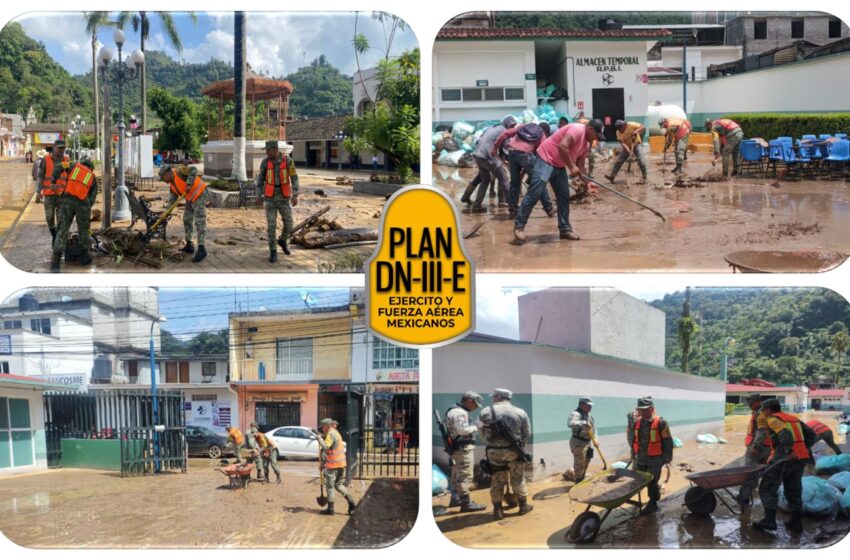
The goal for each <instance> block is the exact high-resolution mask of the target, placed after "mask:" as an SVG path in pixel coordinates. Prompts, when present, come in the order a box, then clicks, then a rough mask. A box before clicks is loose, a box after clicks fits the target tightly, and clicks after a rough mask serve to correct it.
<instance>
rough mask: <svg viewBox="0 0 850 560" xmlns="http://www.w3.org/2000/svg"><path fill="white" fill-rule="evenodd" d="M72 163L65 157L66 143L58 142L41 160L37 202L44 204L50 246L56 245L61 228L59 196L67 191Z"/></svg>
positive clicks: (37, 175) (37, 182)
mask: <svg viewBox="0 0 850 560" xmlns="http://www.w3.org/2000/svg"><path fill="white" fill-rule="evenodd" d="M69 168H70V162H69V160H68V156H66V155H65V141H64V140H57V141H56V142H54V143H53V149H52V150H51V151H50V153H49V154H47V155H46V156H45V157H43V158H41V163H40V164H39V166H38V173H37V174H36V180H35V185H36V186H35V192H36V201H37V202H43V203H44V217H45V219H46V220H47V227H48V229H49V230H50V246H51V247H52V246H53V244H54V243H56V232H57V231H58V230H57V227H58V226H59V195H61V194H62V192H63V191H64V190H65V182H66V179H67V178H68V169H69Z"/></svg>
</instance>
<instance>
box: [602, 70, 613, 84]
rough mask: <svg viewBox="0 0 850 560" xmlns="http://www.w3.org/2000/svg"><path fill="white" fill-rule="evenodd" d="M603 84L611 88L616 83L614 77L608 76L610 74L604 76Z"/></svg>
mask: <svg viewBox="0 0 850 560" xmlns="http://www.w3.org/2000/svg"><path fill="white" fill-rule="evenodd" d="M602 83H603V84H605V85H606V86H610V85H611V84H613V83H614V76H612V75H611V74H608V73H605V74H603V75H602Z"/></svg>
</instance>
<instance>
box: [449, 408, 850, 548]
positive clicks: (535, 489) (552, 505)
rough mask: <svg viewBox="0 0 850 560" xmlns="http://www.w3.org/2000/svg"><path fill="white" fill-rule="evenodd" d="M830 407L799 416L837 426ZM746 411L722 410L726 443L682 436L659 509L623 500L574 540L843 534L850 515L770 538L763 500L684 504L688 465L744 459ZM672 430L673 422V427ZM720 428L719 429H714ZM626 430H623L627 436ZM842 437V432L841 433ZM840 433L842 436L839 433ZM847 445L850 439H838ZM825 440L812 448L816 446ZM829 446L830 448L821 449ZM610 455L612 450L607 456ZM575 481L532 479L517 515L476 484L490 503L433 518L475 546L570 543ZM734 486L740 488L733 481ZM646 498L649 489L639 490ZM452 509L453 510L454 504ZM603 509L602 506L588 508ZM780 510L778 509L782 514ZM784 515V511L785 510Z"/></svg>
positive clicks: (641, 544) (645, 543)
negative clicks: (731, 505)
mask: <svg viewBox="0 0 850 560" xmlns="http://www.w3.org/2000/svg"><path fill="white" fill-rule="evenodd" d="M835 416H836V414H835V413H810V414H809V415H805V416H804V419H810V418H817V419H819V420H821V421H822V422H824V423H826V424H828V425H830V426H831V427H833V428H835V427H836V421H835ZM747 418H748V417H747V416H729V417H726V423H725V429H724V432H723V434H722V436H723V437H724V438H725V439H726V440H727V441H728V442H729V443H727V444H702V443H698V442H696V441H695V440H689V441H685V442H684V446H683V447H682V448H680V449H676V450H675V452H674V459H673V463H672V464H671V465H670V467H671V468H670V478H669V480H667V481H666V482H664V481H665V479H666V478H667V472H666V470H665V471H664V472H663V473H662V482H664V484H663V485H662V489H661V493H662V501H661V502H660V504H659V505H660V511H659V512H658V513H657V514H656V515H654V516H647V517H637V518H636V517H634V513H635V508H634V507H633V506H625V507H624V508H621V509H618V510H615V511H614V512H613V513H612V514H611V515H610V516H609V517H608V518H607V519H606V520H605V523H604V524H603V525H602V527H601V529H600V531H599V535H598V537H597V539H596V541H595V543H593V544H590V545H579V546H581V547H587V546H590V547H603V548H630V547H631V548H655V547H664V548H678V547H682V548H684V547H690V548H706V547H712V546H721V547H727V548H738V547H771V546H775V547H819V546H826V545H828V544H830V543H832V542H836V541H837V540H840V539H841V538H843V537H844V536H845V535H846V534H847V532H848V530H850V523H847V524H843V521H847V520H841V521H839V523H838V525H837V526H836V527H834V528H833V529H834V530H829V529H830V526H826V530H824V526H825V524H826V522H827V521H828V519H818V518H804V525H805V527H806V532H805V533H804V534H803V535H802V536H800V537H797V536H794V535H791V534H789V533H788V532H787V531H785V530H784V528H783V529H781V530H780V531H779V532H778V534H777V536H776V538H775V539H771V538H770V537H768V536H766V535H764V534H763V533H758V532H757V531H754V530H752V529H750V528H749V522H750V521H751V520H755V519H760V518H761V513H762V508H761V503H760V502H759V501H758V500H756V503H755V505H754V507H753V508H752V510H750V512H749V513H748V514H747V515H745V516H743V517H741V518H739V517H738V516H736V515H733V514H731V513H730V512H729V511H727V510H726V509H725V508H724V507H723V506H722V505H721V504H719V503H718V506H717V509H716V510H715V512H714V514H713V516H712V517H711V518H701V517H697V516H694V515H692V514H691V513H690V512H689V511H688V510H687V508H686V507H685V505H684V492H685V491H686V490H687V488H688V487H689V486H690V484H689V482H688V480H687V479H686V478H685V477H686V476H687V475H688V474H690V473H691V472H702V471H708V470H713V469H719V468H723V467H724V466H732V465H735V464H737V463H738V462H739V461H741V459H742V454H743V450H744V447H743V440H744V435H745V432H746V423H747ZM673 435H675V428H673ZM715 435H721V434H715ZM624 437H625V436H624ZM839 438H840V436H839ZM839 441H844V440H843V439H841V438H840V439H839ZM843 445H844V447H845V448H847V446H848V444H846V443H845V444H843ZM823 448H824V444H823V443H819V444H818V445H817V446H816V447H815V449H816V452H821V451H822V450H823ZM825 452H826V453H831V451H828V450H826V451H825ZM609 459H610V460H611V461H615V460H616V458H614V457H609ZM601 470H602V466H601V463H599V462H598V460H594V462H593V463H591V467H590V469H589V471H588V472H589V475H592V474H595V473H598V472H600V471H601ZM573 485H574V484H573V483H572V482H565V481H563V480H562V479H561V477H560V476H559V475H554V476H551V477H549V478H547V479H545V480H542V481H535V482H532V483H530V484H529V488H528V491H529V498H530V500H531V503H532V504H533V505H534V510H533V511H532V512H531V513H529V514H527V515H525V516H522V517H520V516H517V515H516V514H515V512H516V510H508V511H506V515H505V518H504V519H503V520H501V521H499V522H493V520H492V519H493V518H492V505H491V503H490V497H489V491H488V490H487V489H480V490H474V491H473V492H472V498H473V500H475V501H477V502H479V503H482V504H486V505H487V510H486V511H483V512H478V513H465V514H457V513H452V514H450V515H448V516H443V517H437V518H436V521H437V526H438V527H439V529H440V530H441V531H442V532H443V533H444V534H445V536H446V537H447V538H449V540H451V541H452V542H454V543H455V544H458V545H461V546H467V547H473V548H479V547H524V548H573V547H575V546H576V545H573V544H570V543H568V542H566V540H565V536H566V533H567V531H568V530H569V528H570V525H571V524H572V522H573V520H574V519H575V518H576V517H577V516H578V515H579V514H580V513H581V512H583V511H584V510H585V509H586V508H587V506H586V505H585V504H581V503H578V502H576V501H573V500H572V499H571V498H570V496H569V491H570V489H571V488H572V487H573ZM733 490H735V491H736V490H737V489H733ZM642 497H643V499H644V502H645V500H646V491H645V490H644V491H643V492H642ZM446 503H448V496H445V497H435V498H434V499H433V501H432V505H433V507H434V508H435V509H436V508H438V507H440V506H444V505H445V504H446ZM453 511H457V510H453ZM593 511H596V512H598V513H600V514H601V513H603V510H599V509H598V508H593ZM780 516H781V517H782V516H783V514H780ZM783 519H784V517H783Z"/></svg>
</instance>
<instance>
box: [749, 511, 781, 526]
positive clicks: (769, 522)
mask: <svg viewBox="0 0 850 560" xmlns="http://www.w3.org/2000/svg"><path fill="white" fill-rule="evenodd" d="M753 527H754V528H756V529H760V530H762V531H775V530H776V510H775V509H765V510H764V519H762V520H761V521H756V522H755V523H753Z"/></svg>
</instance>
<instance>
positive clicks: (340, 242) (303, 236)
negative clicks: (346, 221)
mask: <svg viewBox="0 0 850 560" xmlns="http://www.w3.org/2000/svg"><path fill="white" fill-rule="evenodd" d="M330 209H331V207H330V206H324V207H323V208H321V209H319V210H318V211H316V212H314V213H312V214H311V215H310V216H308V217H307V218H306V219H304V220H302V221H301V222H299V223H298V224H297V225H296V226H295V227H294V228H292V234H291V235H292V242H293V243H296V244H298V245H300V246H301V247H304V248H305V249H339V248H342V247H352V246H355V245H367V244H372V243H375V242H377V240H378V230H377V229H372V228H347V229H346V228H343V227H342V226H341V225H339V223H338V222H337V221H336V220H335V219H327V218H325V217H324V215H325V214H326V213H327V212H328V211H329V210H330Z"/></svg>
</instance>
